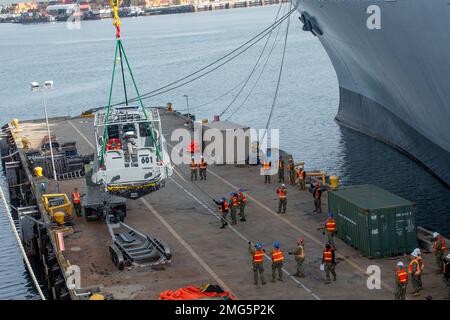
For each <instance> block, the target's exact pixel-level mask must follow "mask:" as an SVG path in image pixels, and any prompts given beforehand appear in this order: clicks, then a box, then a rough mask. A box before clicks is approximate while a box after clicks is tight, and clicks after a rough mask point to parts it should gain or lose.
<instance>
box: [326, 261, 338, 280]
mask: <svg viewBox="0 0 450 320" xmlns="http://www.w3.org/2000/svg"><path fill="white" fill-rule="evenodd" d="M335 267H336V266H335V265H334V263H332V262H325V275H326V277H327V281H330V273H331V274H332V275H333V280H334V281H336V270H335Z"/></svg>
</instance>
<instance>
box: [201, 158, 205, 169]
mask: <svg viewBox="0 0 450 320" xmlns="http://www.w3.org/2000/svg"><path fill="white" fill-rule="evenodd" d="M206 165H207V164H206V161H203V160H202V161H201V162H200V169H206Z"/></svg>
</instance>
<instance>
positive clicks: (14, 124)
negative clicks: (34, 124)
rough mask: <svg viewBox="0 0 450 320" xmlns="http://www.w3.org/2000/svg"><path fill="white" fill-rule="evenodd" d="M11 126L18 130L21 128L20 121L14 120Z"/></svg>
mask: <svg viewBox="0 0 450 320" xmlns="http://www.w3.org/2000/svg"><path fill="white" fill-rule="evenodd" d="M11 125H12V126H13V127H14V128H16V129H17V128H19V119H16V118H14V119H12V121H11Z"/></svg>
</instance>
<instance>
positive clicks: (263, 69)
mask: <svg viewBox="0 0 450 320" xmlns="http://www.w3.org/2000/svg"><path fill="white" fill-rule="evenodd" d="M279 34H280V28H278V29H277V33H276V34H275V39H274V41H273V44H272V48H271V49H270V51H269V54H268V55H267V57H266V61H265V62H264V65H263V67H262V69H261V71H260V73H259V75H258V78H256V81H255V83H254V84H253V87H251V88H250V90H249V92H248V93H247V95H246V97H245V99H244V100H242V102H241V103H240V105H239V106H238V107H237V108H236V109H235V110H234V111H233V112H232V113H231V114H230V115H229V116H228V117H227V118H226V119H225V120H230V119H231V117H232V116H234V115H235V114H236V112H238V111H239V110H240V109H241V108H242V107H243V106H244V104H245V103H246V102H247V100H248V98H249V97H250V96H251V94H252V93H253V90H255V88H256V86H257V85H258V83H259V80H260V79H261V77H262V75H263V74H264V71H265V70H266V67H267V64H268V62H269V60H270V57H271V56H272V53H273V51H274V49H275V47H276V45H277V44H278V41H279V39H278V36H279Z"/></svg>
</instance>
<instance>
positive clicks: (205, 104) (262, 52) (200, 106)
mask: <svg viewBox="0 0 450 320" xmlns="http://www.w3.org/2000/svg"><path fill="white" fill-rule="evenodd" d="M282 5H283V2H280V7H279V8H278V11H277V15H276V16H275V21H274V22H276V21H277V19H278V16H279V14H280V9H281V6H282ZM283 14H284V12H283ZM279 30H280V29H279V27H278V28H277V35H278V31H279ZM272 32H273V29H272V30H271V31H270V34H269V36H268V37H267V40H266V43H265V44H264V48H263V49H262V51H261V53H260V55H259V58H258V61H257V62H256V64H255V66H254V67H253V70H252V71H251V72H250V75H249V76H248V77H245V78H244V79H243V80H242V81H240V82H239V83H238V84H237V85H236V86H234V87H233V88H231V89H229V90H228V91H226V92H225V93H223V94H221V95H220V96H218V97H216V98H214V99H212V100H210V101H208V102H205V103H202V104H200V105H198V106H194V107H191V108H190V110H196V109H200V108H202V107H204V106H207V105H209V104H211V103H213V102H216V101H217V100H219V99H221V98H222V97H224V96H226V95H228V93H230V92H232V91H234V90H235V89H237V88H238V87H239V86H241V85H243V87H242V88H241V89H240V90H239V92H238V93H237V95H236V96H235V98H234V99H233V101H232V102H231V103H230V104H229V105H228V107H227V108H229V107H230V106H231V104H233V102H234V101H235V100H236V98H237V97H238V96H239V94H240V93H241V92H242V90H243V89H244V88H245V86H246V84H247V83H248V80H249V79H250V77H251V76H252V75H253V73H254V72H255V69H256V66H257V65H258V62H259V60H260V59H261V56H262V55H263V54H264V51H265V48H266V46H267V43H268V42H269V40H270V37H271V35H272ZM244 82H245V83H244ZM185 110H187V108H185V109H181V110H178V111H185ZM225 111H226V110H225ZM222 114H223V113H222ZM222 114H220V116H221V115H222Z"/></svg>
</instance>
